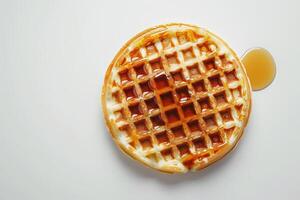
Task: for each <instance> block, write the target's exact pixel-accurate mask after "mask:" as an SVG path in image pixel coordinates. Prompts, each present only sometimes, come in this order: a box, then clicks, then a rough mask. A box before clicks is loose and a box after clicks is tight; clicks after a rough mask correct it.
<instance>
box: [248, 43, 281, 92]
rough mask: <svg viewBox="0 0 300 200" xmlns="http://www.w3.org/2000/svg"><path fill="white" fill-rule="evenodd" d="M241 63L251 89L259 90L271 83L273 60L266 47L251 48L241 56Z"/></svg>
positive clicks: (273, 75) (273, 69) (273, 68)
mask: <svg viewBox="0 0 300 200" xmlns="http://www.w3.org/2000/svg"><path fill="white" fill-rule="evenodd" d="M242 63H243V64H244V67H245V68H246V72H247V75H248V77H249V79H250V83H251V86H252V89H253V90H261V89H264V88H265V87H267V86H268V85H270V84H271V83H272V81H273V80H274V78H275V74H276V64H275V61H274V59H273V57H272V55H271V54H270V52H268V51H267V50H266V49H263V48H253V49H250V50H248V51H247V52H246V53H245V54H244V55H243V57H242Z"/></svg>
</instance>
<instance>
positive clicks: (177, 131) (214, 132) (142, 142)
mask: <svg viewBox="0 0 300 200" xmlns="http://www.w3.org/2000/svg"><path fill="white" fill-rule="evenodd" d="M117 69H118V72H117V77H115V78H114V79H115V83H114V87H113V88H112V96H113V98H114V101H115V102H116V103H115V105H114V106H113V107H112V110H113V113H114V117H115V118H114V121H115V126H116V127H117V128H118V129H119V130H120V135H119V136H118V137H119V138H120V140H122V141H123V145H125V146H126V148H128V149H131V150H132V151H135V152H136V154H137V155H139V156H142V157H144V158H145V162H146V163H147V162H148V163H151V164H152V165H158V166H159V165H163V164H164V163H165V162H169V163H170V164H174V165H177V166H180V165H181V167H182V168H186V169H190V168H193V167H194V166H195V165H197V164H199V165H200V164H201V163H202V162H207V158H209V157H211V156H213V155H214V154H215V153H217V151H218V150H219V149H220V148H222V147H223V146H224V145H226V144H228V143H230V142H231V141H230V137H231V134H232V133H233V131H234V129H235V128H241V126H242V123H241V116H242V115H244V113H243V109H242V107H243V104H244V103H245V100H244V99H243V98H242V94H243V92H244V91H243V88H242V86H241V79H242V78H243V77H242V75H241V72H240V71H239V70H240V69H239V68H238V67H237V66H236V64H235V62H234V60H233V61H232V60H231V58H230V57H228V55H227V54H226V53H224V52H221V50H220V49H219V48H218V45H217V44H216V43H215V42H214V41H212V40H211V39H210V38H209V37H208V36H207V35H205V34H203V35H199V34H198V33H195V32H194V31H192V30H185V31H182V32H171V33H170V32H169V33H167V34H164V35H162V36H160V37H155V38H154V39H150V40H149V41H148V42H147V43H145V45H143V46H141V47H137V48H135V47H134V48H132V49H131V50H130V52H129V53H128V54H127V56H126V57H124V58H123V59H121V61H120V62H119V66H118V68H117ZM153 163H154V164H153ZM182 164H183V165H182ZM183 166H184V167H183Z"/></svg>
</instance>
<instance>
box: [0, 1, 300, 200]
mask: <svg viewBox="0 0 300 200" xmlns="http://www.w3.org/2000/svg"><path fill="white" fill-rule="evenodd" d="M299 7H300V5H299V3H297V1H296V0H295V1H288V0H285V1H275V0H270V1H262V0H257V1H256V0H248V1H231V0H226V1H218V2H216V1H212V0H211V1H199V0H197V1H188V0H181V1H176V0H172V1H162V0H160V1H155V0H151V1H142V0H140V1H121V0H120V1H114V0H110V1H100V0H94V1H89V0H86V1H71V0H70V1H58V0H57V1H51V0H48V1H42V0H36V1H34V0H28V1H9V0H7V1H3V0H1V1H0V199H1V200H15V199H16V200H17V199H22V200H27V199H28V200H35V199H38V200H40V199H43V200H48V199H53V200H54V199H55V200H60V199H64V200H65V199H67V200H68V199H70V200H77V199H126V200H127V199H128V200H135V199H142V200H148V199H149V200H150V199H151V200H153V199H172V200H176V199H180V200H184V199H205V200H211V199H230V200H234V199H251V200H253V199H272V200H275V199H292V200H293V199H299V198H300V192H299V185H300V173H299V167H300V165H299V164H300V156H299V153H300V150H299V149H300V146H299V142H300V141H299V140H300V132H299V124H300V120H299V112H300V109H299V97H300V89H299V73H300V70H299V69H300V64H299V58H300V48H299V46H300V39H299V37H300V28H299V19H300V14H299V13H300V12H299ZM169 22H185V23H191V24H196V25H199V26H202V27H206V28H208V29H209V30H211V31H213V32H215V33H217V34H218V35H220V36H221V37H222V38H223V39H224V40H225V41H227V42H228V43H229V44H230V45H231V47H232V48H233V49H234V50H236V51H237V53H238V54H239V55H242V54H243V52H245V50H247V49H248V48H250V47H255V46H261V47H265V48H267V49H268V50H269V51H270V52H271V53H272V54H273V56H274V57H275V60H276V63H277V76H276V79H275V81H274V82H273V84H272V85H271V86H269V87H268V88H267V89H265V90H263V91H260V92H255V93H253V111H252V115H251V118H250V121H249V125H248V127H247V129H246V131H245V134H244V137H243V138H242V140H241V141H240V143H239V145H238V147H237V148H236V149H235V151H233V152H232V153H231V154H230V155H228V156H227V157H226V158H224V159H223V160H221V161H219V162H218V163H217V164H215V165H213V166H211V167H209V168H208V169H205V170H203V171H201V172H197V173H189V174H185V175H165V174H160V173H158V172H156V171H153V170H151V169H148V168H145V167H143V166H141V165H140V164H138V163H136V162H134V161H132V160H130V159H129V158H127V157H126V156H124V155H123V154H122V153H120V152H119V150H118V149H117V148H116V146H115V145H114V143H113V142H112V140H111V138H110V136H109V134H108V132H107V130H106V128H105V126H104V122H103V117H102V112H101V106H100V91H101V86H102V81H103V76H104V73H105V70H106V68H107V66H108V65H109V63H110V62H111V60H112V59H113V57H114V55H115V54H116V52H117V51H118V49H119V48H120V47H121V46H122V45H123V43H124V42H125V41H127V40H128V39H129V38H131V37H132V36H134V35H135V34H136V33H138V32H140V31H142V30H144V29H145V28H148V27H151V26H154V25H157V24H162V23H169Z"/></svg>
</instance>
